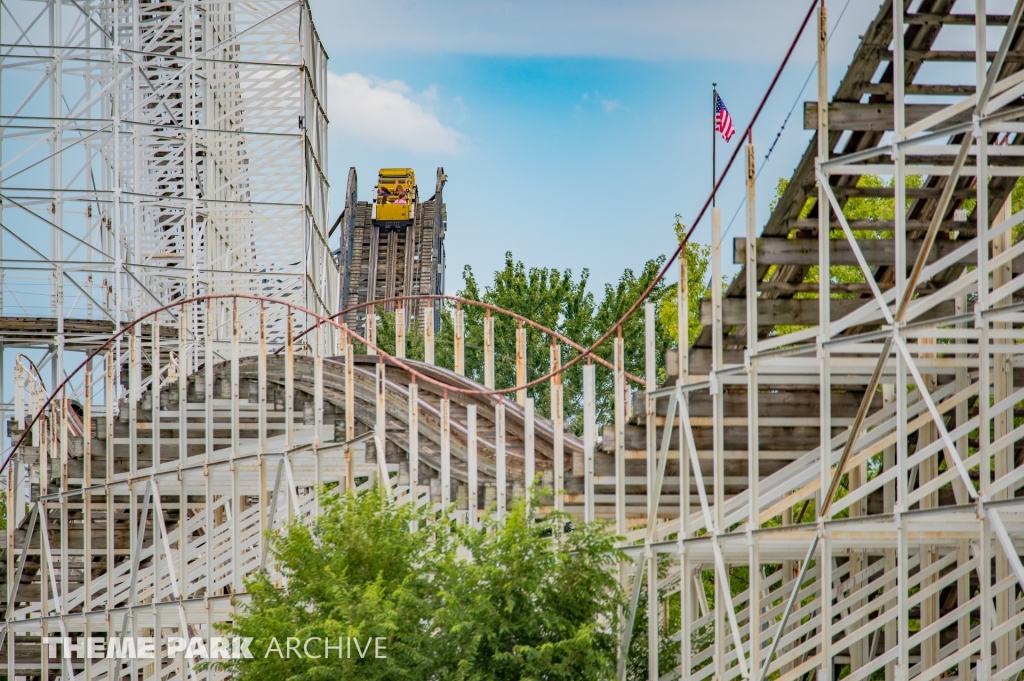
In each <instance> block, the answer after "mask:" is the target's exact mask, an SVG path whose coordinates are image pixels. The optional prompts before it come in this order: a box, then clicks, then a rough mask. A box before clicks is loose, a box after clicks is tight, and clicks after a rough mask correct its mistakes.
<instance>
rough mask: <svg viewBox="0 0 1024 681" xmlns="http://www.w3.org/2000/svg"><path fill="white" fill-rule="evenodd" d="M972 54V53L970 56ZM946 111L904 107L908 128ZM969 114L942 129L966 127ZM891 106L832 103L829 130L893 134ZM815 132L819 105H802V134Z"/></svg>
mask: <svg viewBox="0 0 1024 681" xmlns="http://www.w3.org/2000/svg"><path fill="white" fill-rule="evenodd" d="M971 54H972V55H973V54H974V53H973V52H972V53H971ZM973 60H974V57H973V56H972V57H971V59H970V61H973ZM945 108H947V105H945V104H907V105H906V106H905V109H906V119H907V125H912V124H914V123H917V122H918V121H920V120H923V119H924V118H927V117H928V116H931V115H932V114H934V113H938V112H939V111H942V110H943V109H945ZM971 113H972V111H971V110H968V111H964V112H962V113H959V114H957V115H955V116H953V117H951V118H949V119H948V120H946V121H944V122H943V125H944V126H947V125H953V124H956V123H965V122H967V121H970V120H971ZM892 125H893V110H892V102H872V103H870V104H862V103H860V102H832V103H831V104H829V105H828V127H829V129H830V130H859V131H862V132H886V131H888V130H892ZM817 129H818V103H817V102H804V130H817Z"/></svg>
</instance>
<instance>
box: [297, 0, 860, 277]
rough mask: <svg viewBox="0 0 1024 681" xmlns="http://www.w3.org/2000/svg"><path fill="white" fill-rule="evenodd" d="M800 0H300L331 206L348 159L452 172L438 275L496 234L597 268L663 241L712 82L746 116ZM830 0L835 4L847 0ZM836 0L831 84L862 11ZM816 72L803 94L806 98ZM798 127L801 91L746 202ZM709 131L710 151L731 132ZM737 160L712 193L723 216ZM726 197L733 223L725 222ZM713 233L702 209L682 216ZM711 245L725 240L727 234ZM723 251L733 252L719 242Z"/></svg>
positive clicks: (690, 194) (498, 257) (782, 111)
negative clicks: (306, 17)
mask: <svg viewBox="0 0 1024 681" xmlns="http://www.w3.org/2000/svg"><path fill="white" fill-rule="evenodd" d="M808 6H809V5H808V2H807V0H799V1H794V0H773V1H772V2H764V1H763V0H637V1H633V2H626V1H613V0H589V1H586V2H584V1H583V0H544V1H540V0H524V1H522V2H512V1H505V0H476V1H473V2H470V1H467V0H432V1H431V2H429V3H428V2H425V1H424V0H398V1H397V2H395V3H392V4H389V5H387V6H386V8H387V9H385V10H382V9H381V8H382V5H380V4H379V3H377V2H370V1H364V0H346V1H345V2H341V3H337V2H327V1H325V0H313V1H312V7H313V16H314V21H315V22H316V26H317V29H318V31H319V33H320V36H321V39H322V40H323V41H324V43H325V46H326V48H327V51H328V54H329V55H330V61H329V69H330V72H331V74H332V76H331V78H330V80H329V90H328V95H327V96H328V105H329V107H328V108H329V112H330V118H331V126H330V129H331V136H330V150H329V153H330V158H329V174H330V181H331V185H332V187H333V188H334V190H335V191H334V192H333V198H332V207H331V214H332V219H333V217H334V216H336V215H337V214H338V212H340V210H341V208H342V205H341V202H342V200H343V199H342V198H341V197H342V195H343V192H344V184H345V178H346V174H347V171H348V168H349V166H355V167H356V168H357V171H358V173H359V178H360V198H362V199H366V198H368V197H369V196H370V192H371V190H372V186H373V184H374V182H375V179H376V172H377V169H378V168H381V167H387V166H411V167H413V168H415V169H416V171H417V173H418V175H419V177H420V180H419V183H420V187H421V192H422V193H423V194H424V195H426V196H429V195H430V193H432V190H433V181H434V180H433V178H434V170H435V168H436V167H437V166H439V165H440V166H444V168H445V171H446V173H447V174H448V176H449V183H448V186H447V187H446V190H445V192H446V193H445V200H446V203H447V205H448V224H449V229H448V234H447V254H448V289H449V291H451V292H454V291H455V290H456V289H457V288H458V287H459V286H460V285H461V271H462V267H463V265H465V264H470V265H472V266H473V268H474V270H475V271H476V272H477V274H478V276H480V277H482V278H484V279H487V280H489V278H490V274H491V272H492V271H493V270H495V269H497V268H499V267H500V266H501V265H502V262H503V258H504V253H505V251H508V250H511V251H512V252H513V254H514V256H515V257H516V258H517V259H522V260H523V261H525V262H526V264H527V265H531V266H549V267H558V268H565V267H569V268H572V269H573V271H574V272H577V273H578V272H579V271H580V270H581V269H583V268H584V267H586V268H589V269H590V271H591V282H592V285H593V286H594V287H595V288H599V287H601V286H602V285H603V284H604V283H606V282H611V281H614V280H616V279H617V278H618V276H619V275H620V274H621V272H622V270H623V269H624V268H626V267H633V268H639V267H641V266H642V265H643V263H644V261H646V260H647V259H650V258H653V257H656V256H657V255H659V254H662V253H665V252H667V251H669V250H670V249H671V248H672V247H673V236H672V230H671V225H672V221H673V215H674V214H675V213H681V214H682V215H683V220H684V222H687V223H689V221H691V220H692V219H693V218H694V217H695V215H696V213H697V211H698V210H699V208H700V205H701V204H702V203H703V201H704V199H705V198H706V196H707V194H708V191H709V189H710V185H711V169H710V159H711V134H712V133H711V117H712V111H711V82H712V81H717V82H718V83H719V91H720V93H721V94H722V97H723V99H724V100H725V102H726V104H727V105H728V107H729V109H730V111H731V112H732V115H733V117H734V119H735V121H736V127H737V129H738V130H742V129H743V128H745V127H746V125H747V123H748V121H749V119H750V116H751V115H752V114H753V111H754V109H755V108H756V106H757V103H758V101H759V100H760V97H761V96H762V94H763V92H764V91H765V89H766V87H767V85H768V82H769V80H770V79H771V76H772V75H773V73H774V71H775V69H776V68H777V65H778V63H779V61H780V60H781V58H782V56H783V54H784V52H785V50H786V48H787V47H788V45H789V42H790V41H791V40H792V37H793V35H795V32H796V30H797V27H798V25H799V22H800V20H801V19H802V17H803V15H804V13H805V12H806V9H807V7H808ZM844 7H845V12H844V11H843V10H844ZM877 9H878V5H877V3H876V2H875V1H874V0H849V2H847V1H846V0H833V1H832V2H830V4H829V19H830V23H831V24H833V25H835V24H836V22H837V20H838V19H839V16H840V14H841V13H842V14H843V16H842V19H841V21H839V25H838V27H837V28H836V29H835V34H834V37H833V39H832V42H831V46H830V72H831V73H830V80H831V84H832V86H833V87H834V85H835V83H836V82H838V79H839V78H840V77H841V76H842V74H843V72H844V71H845V69H846V66H847V64H848V63H849V61H850V58H851V56H852V54H853V50H854V48H855V47H856V44H857V39H858V36H859V34H860V33H862V32H863V31H864V30H865V29H866V28H867V26H868V24H869V22H870V21H871V19H872V18H873V17H874V15H875V13H876V12H877ZM813 21H814V20H813V19H812V24H811V27H810V28H809V29H808V30H807V31H806V32H805V35H804V37H803V39H802V40H801V42H800V44H799V45H798V47H797V51H796V53H795V55H794V58H793V60H792V61H791V62H790V66H789V67H788V68H787V71H786V73H785V74H784V76H783V78H782V79H781V81H780V83H779V85H778V87H777V89H776V92H775V94H774V96H773V97H772V99H771V100H770V101H769V104H768V106H767V108H766V109H765V111H764V113H763V114H762V116H761V119H760V121H759V123H758V126H757V127H756V128H755V131H754V139H755V142H756V143H757V153H758V157H759V162H760V159H762V158H763V157H764V154H765V152H766V151H767V149H768V146H769V145H770V143H771V141H772V140H773V139H774V138H775V135H776V133H777V132H778V130H779V127H780V125H781V124H782V121H783V120H784V119H785V117H786V114H787V113H788V112H789V111H790V109H791V107H792V106H793V104H794V102H796V101H797V97H798V94H799V92H800V90H801V88H802V86H803V84H804V82H805V80H806V79H807V77H808V75H809V74H810V72H811V70H812V69H813V66H814V55H815V46H814V42H813ZM815 83H816V80H815V79H814V78H812V79H811V81H810V83H809V85H808V87H807V90H806V91H805V92H804V95H803V96H802V97H801V98H800V101H803V100H812V99H814V98H815V92H814V89H815V87H816V86H815ZM809 137H810V133H809V132H806V131H804V130H802V116H801V114H800V108H799V106H798V107H797V109H796V111H794V113H793V117H792V118H791V119H790V121H789V123H788V125H787V126H786V130H785V132H784V134H783V136H782V138H781V140H780V142H779V144H778V146H777V147H776V148H775V150H774V152H773V154H772V157H771V160H770V161H769V163H768V164H767V166H766V167H765V168H764V170H763V172H762V174H761V179H760V181H759V182H760V184H759V187H758V192H759V193H758V219H759V222H763V221H764V220H766V219H767V216H768V211H767V205H768V201H769V200H770V198H771V195H772V194H773V192H774V188H775V184H776V181H777V180H778V178H779V177H783V176H787V177H788V176H789V174H790V172H791V170H792V168H793V167H794V166H795V165H796V163H797V161H798V159H799V156H800V154H802V152H803V150H804V148H805V147H806V144H807V141H808V139H809ZM738 140H739V137H738V136H737V138H735V139H734V140H733V141H732V143H731V144H728V145H727V144H724V143H722V142H719V146H718V148H719V163H720V165H719V167H720V168H721V167H722V165H723V164H724V162H725V158H726V157H727V155H728V153H729V152H731V151H732V149H733V147H734V146H735V145H736V144H737V142H738ZM742 191H743V189H742V175H741V173H739V172H734V173H733V174H732V175H731V176H730V178H729V180H728V181H727V185H726V186H725V188H724V190H723V191H722V193H721V194H720V195H719V206H720V207H721V208H722V212H723V220H724V222H725V223H728V222H729V220H730V219H731V218H732V216H733V213H734V212H735V211H736V209H737V208H738V207H739V201H740V199H741V198H742ZM742 229H743V226H742V216H741V217H740V218H739V219H737V221H736V224H735V225H734V226H733V228H732V231H731V232H730V233H729V237H730V238H731V237H732V236H739V235H740V234H741V231H742ZM696 236H697V239H698V240H699V241H701V242H704V243H707V242H708V241H709V239H710V220H707V219H706V220H705V221H703V222H702V223H701V226H700V227H699V228H698V231H697V235H696ZM729 252H730V251H729V250H726V253H729ZM726 260H729V258H728V257H727V258H726Z"/></svg>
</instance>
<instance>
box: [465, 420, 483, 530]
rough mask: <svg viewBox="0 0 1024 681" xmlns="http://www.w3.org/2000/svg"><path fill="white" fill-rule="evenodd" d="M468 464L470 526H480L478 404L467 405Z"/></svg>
mask: <svg viewBox="0 0 1024 681" xmlns="http://www.w3.org/2000/svg"><path fill="white" fill-rule="evenodd" d="M466 466H467V469H468V470H467V477H468V480H467V483H468V485H469V500H468V501H469V503H468V507H469V525H470V527H479V526H480V513H479V510H478V506H479V500H478V495H479V486H480V481H479V480H478V462H477V435H476V405H475V404H469V405H466Z"/></svg>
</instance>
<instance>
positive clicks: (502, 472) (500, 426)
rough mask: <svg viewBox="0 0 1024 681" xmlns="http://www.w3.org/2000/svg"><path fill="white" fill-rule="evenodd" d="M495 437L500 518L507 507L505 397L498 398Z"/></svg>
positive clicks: (503, 515) (495, 411) (498, 514)
mask: <svg viewBox="0 0 1024 681" xmlns="http://www.w3.org/2000/svg"><path fill="white" fill-rule="evenodd" d="M494 439H495V453H494V465H495V468H496V470H495V481H494V484H495V487H496V489H495V492H496V493H497V494H496V495H495V496H496V497H497V500H498V513H497V517H498V520H501V519H502V518H504V517H505V509H506V499H505V497H506V495H507V485H506V469H505V398H504V396H501V397H499V398H498V404H496V405H495V407H494Z"/></svg>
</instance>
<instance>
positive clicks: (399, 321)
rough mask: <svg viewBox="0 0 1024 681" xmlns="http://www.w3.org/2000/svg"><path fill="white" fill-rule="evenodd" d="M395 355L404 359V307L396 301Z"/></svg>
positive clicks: (400, 302)
mask: <svg viewBox="0 0 1024 681" xmlns="http://www.w3.org/2000/svg"><path fill="white" fill-rule="evenodd" d="M395 357H397V358H399V359H405V308H403V307H402V301H398V308H397V309H396V310H395Z"/></svg>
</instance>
